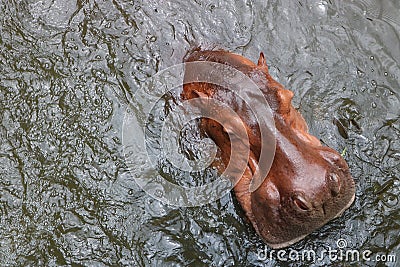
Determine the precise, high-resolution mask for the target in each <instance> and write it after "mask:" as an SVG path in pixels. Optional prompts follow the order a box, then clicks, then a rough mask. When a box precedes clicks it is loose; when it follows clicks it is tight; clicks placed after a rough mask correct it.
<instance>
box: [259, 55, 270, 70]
mask: <svg viewBox="0 0 400 267" xmlns="http://www.w3.org/2000/svg"><path fill="white" fill-rule="evenodd" d="M257 66H259V67H262V68H265V69H266V70H267V71H268V66H267V62H266V61H265V57H264V53H263V52H261V53H260V57H259V58H258V63H257Z"/></svg>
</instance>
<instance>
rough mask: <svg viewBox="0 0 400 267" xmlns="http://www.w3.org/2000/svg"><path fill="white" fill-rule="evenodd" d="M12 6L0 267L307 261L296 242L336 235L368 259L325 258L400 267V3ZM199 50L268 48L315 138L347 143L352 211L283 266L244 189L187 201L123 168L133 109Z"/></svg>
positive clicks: (327, 244) (3, 97) (4, 55)
mask: <svg viewBox="0 0 400 267" xmlns="http://www.w3.org/2000/svg"><path fill="white" fill-rule="evenodd" d="M0 3H1V6H0V14H1V16H0V20H1V26H0V79H1V81H0V167H1V168H0V215H1V217H0V225H1V227H0V265H1V266H58V265H64V266H118V265H119V266H302V265H303V264H304V262H303V263H302V261H301V260H291V259H289V258H288V255H289V253H290V252H291V251H292V254H290V255H292V256H293V255H294V252H293V251H295V252H296V251H298V252H300V253H301V251H304V250H311V249H314V250H315V251H316V252H317V253H320V252H321V251H322V250H324V249H326V250H328V249H329V248H332V249H337V248H338V242H337V241H338V240H339V239H343V240H345V241H346V243H347V244H346V246H345V247H344V248H345V249H352V250H357V251H359V252H360V254H361V253H362V252H364V251H366V250H370V251H371V252H372V254H371V255H367V256H369V257H370V258H371V261H362V260H360V261H359V262H357V261H352V260H346V259H343V260H338V259H335V258H329V257H328V256H325V257H323V259H322V260H321V261H319V260H317V261H316V262H315V263H313V264H314V265H315V266H326V265H328V264H330V265H334V266H342V265H343V266H348V265H352V266H360V265H363V266H398V265H399V264H400V263H399V262H400V238H399V230H400V225H399V221H400V214H399V206H400V204H399V194H400V192H399V184H400V181H399V178H400V170H399V159H400V141H399V139H400V121H399V119H400V109H399V107H400V97H399V94H400V83H399V77H400V67H399V64H400V45H399V44H400V37H399V34H400V20H399V17H400V4H399V2H398V1H396V0H385V1H377V0H376V1H374V0H358V1H357V0H354V1H339V0H337V1H334V0H332V1H289V0H285V1H219V2H217V1H214V2H211V1H196V0H194V1H184V0H180V1H143V2H141V1H120V0H113V1H104V0H99V1H92V0H88V1H61V0H43V1H36V0H35V1H33V0H30V1H29V0H25V1H1V2H0ZM193 44H203V45H206V46H210V47H212V46H214V45H218V46H220V47H224V48H226V49H229V50H231V51H234V52H237V53H240V54H243V55H244V56H246V57H248V58H250V59H252V60H254V61H255V60H256V59H257V58H258V54H259V52H260V51H263V52H264V53H265V55H266V57H267V61H268V64H269V66H270V71H271V73H272V74H273V76H274V77H276V78H277V80H279V81H280V82H281V83H282V84H284V85H285V86H286V87H287V88H290V89H292V90H293V91H294V92H295V98H294V105H295V106H296V107H298V108H299V109H300V111H301V112H302V114H303V115H304V117H305V119H306V120H307V121H308V123H309V126H310V131H311V132H312V133H313V134H315V135H317V136H318V137H320V138H321V140H323V142H324V143H326V144H327V145H329V146H331V147H333V148H335V149H336V150H338V151H343V150H344V149H346V155H345V158H346V160H347V161H348V163H349V165H350V168H351V172H352V174H353V176H354V178H355V180H356V184H357V193H356V200H355V204H354V205H353V206H352V207H351V208H350V209H349V210H348V211H346V212H345V213H344V215H343V216H342V217H340V218H339V219H336V220H335V221H333V222H331V223H329V224H328V225H327V226H325V227H323V228H322V229H321V230H319V231H317V232H315V233H313V234H312V235H310V236H309V237H307V238H306V239H305V240H304V241H302V242H300V243H298V244H296V245H294V246H292V247H291V248H289V249H286V250H285V252H286V256H283V258H285V259H287V261H285V260H282V259H279V258H278V257H277V255H276V253H275V254H274V255H272V256H271V257H270V255H267V257H266V258H265V253H264V254H263V253H260V251H263V252H264V244H263V243H262V241H261V240H260V239H259V238H258V236H257V235H256V234H255V233H254V231H253V230H252V229H251V227H250V226H249V224H248V223H247V222H246V221H245V220H244V219H243V214H242V211H241V210H240V207H239V206H238V204H237V203H236V200H235V199H234V197H233V195H226V196H225V197H223V198H222V199H220V200H218V201H216V202H214V203H212V204H209V205H206V206H204V207H198V208H176V207H172V206H168V205H165V204H163V203H161V202H159V201H157V200H154V199H153V198H151V197H149V196H148V195H147V194H146V193H144V192H143V191H142V190H141V189H140V188H139V187H138V186H137V185H135V183H134V182H133V180H132V177H131V175H130V174H129V172H127V170H126V166H125V164H124V160H123V157H122V141H121V127H122V119H123V118H122V116H123V111H124V109H125V107H126V104H127V103H129V102H134V99H133V93H134V92H135V91H136V90H137V89H138V88H140V86H142V85H143V84H144V82H145V81H146V79H147V78H148V77H150V76H151V75H153V74H155V73H156V72H157V71H159V70H161V69H164V68H166V67H168V66H171V65H173V64H176V63H180V62H182V58H183V56H184V55H185V53H186V52H187V51H188V50H189V49H190V47H191V45H193ZM139 104H140V103H139ZM137 115H138V116H140V105H138V114H137ZM193 138H196V136H194V137H193ZM164 167H165V168H163V171H164V172H165V173H166V175H169V176H170V177H172V179H175V180H179V179H189V182H188V183H190V179H194V178H195V177H189V178H188V177H186V178H185V177H184V176H183V175H182V173H179V172H176V171H174V170H173V169H171V168H168V166H164ZM192 183H196V182H195V181H192ZM343 240H341V241H343ZM340 245H343V243H340ZM267 252H268V253H269V252H270V250H269V249H268V251H267ZM376 255H381V256H382V255H384V256H389V255H394V256H395V257H396V260H397V263H396V262H376V261H372V260H375V259H376V257H375V256H376ZM281 256H282V255H281ZM360 257H361V256H360ZM381 258H382V257H381ZM306 262H307V261H306ZM308 264H310V262H308Z"/></svg>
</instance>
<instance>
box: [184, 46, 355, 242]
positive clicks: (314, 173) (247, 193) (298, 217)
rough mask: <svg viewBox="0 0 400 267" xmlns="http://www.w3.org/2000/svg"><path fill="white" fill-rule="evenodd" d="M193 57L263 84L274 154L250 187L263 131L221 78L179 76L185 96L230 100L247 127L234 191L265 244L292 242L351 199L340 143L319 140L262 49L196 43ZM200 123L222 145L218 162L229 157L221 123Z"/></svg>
mask: <svg viewBox="0 0 400 267" xmlns="http://www.w3.org/2000/svg"><path fill="white" fill-rule="evenodd" d="M195 61H209V62H216V63H221V64H224V65H228V66H230V67H233V68H235V69H236V70H238V71H240V72H242V73H244V74H245V75H246V76H247V77H249V78H250V79H251V80H252V81H253V82H254V83H255V84H256V85H257V86H258V87H259V88H260V90H261V91H262V93H263V95H264V97H265V99H266V100H267V102H268V104H269V106H270V108H271V110H272V113H273V120H274V123H275V128H276V132H275V138H276V148H275V155H274V158H273V161H272V165H271V167H270V170H269V172H268V174H267V176H266V177H264V178H265V179H264V180H263V181H262V183H261V185H260V186H259V187H258V188H257V189H256V190H254V191H253V190H250V189H249V185H250V184H251V177H252V173H253V172H254V168H255V166H257V165H262V164H263V162H259V153H260V148H259V146H260V132H259V128H257V127H254V126H252V125H251V124H252V122H249V121H248V120H249V115H248V110H246V108H245V107H243V104H241V103H239V102H240V99H239V98H238V97H237V96H235V94H228V93H227V89H226V88H223V87H222V86H217V85H213V84H207V83H201V82H192V83H187V84H184V86H183V91H182V94H181V98H182V100H189V99H194V98H205V99H218V100H219V101H222V102H226V103H228V105H229V106H231V107H232V108H233V109H234V111H235V112H236V113H237V114H238V115H239V117H240V118H241V120H242V122H243V124H244V125H245V127H246V128H247V133H248V139H249V140H250V141H249V142H250V147H249V148H250V153H249V159H248V163H247V167H246V170H245V171H244V173H243V175H242V177H241V178H240V180H239V181H238V182H237V184H236V185H235V186H234V188H233V191H234V194H235V197H236V199H237V200H238V202H239V203H240V206H241V207H242V209H243V210H244V213H245V216H246V217H247V219H248V221H249V222H250V223H251V225H252V226H253V227H254V229H255V231H256V232H257V233H258V234H259V236H260V237H261V238H262V239H263V240H264V242H265V243H266V244H268V245H269V246H270V247H272V248H274V249H277V248H283V247H287V246H290V245H292V244H294V243H296V242H298V241H300V240H302V239H304V237H305V236H307V235H309V234H310V233H311V232H313V231H315V230H316V229H318V228H320V227H322V226H323V225H325V224H326V223H327V222H329V221H330V220H332V219H334V218H337V217H339V216H340V215H341V214H342V213H343V212H344V211H345V210H346V209H347V208H349V207H350V205H351V204H352V202H353V201H354V198H355V184H354V180H353V178H352V176H351V174H350V171H349V167H348V165H347V163H346V162H345V160H344V159H343V157H342V156H341V155H340V154H339V153H338V152H337V151H335V150H334V149H332V148H329V147H327V146H325V145H322V144H321V142H320V141H319V139H318V138H316V137H315V136H313V135H311V134H310V133H309V132H308V126H307V123H306V121H305V120H304V118H303V117H302V115H301V114H300V113H299V111H298V110H296V109H295V108H294V107H293V106H292V103H291V101H292V98H293V95H294V94H293V92H292V91H290V90H288V89H285V88H284V87H283V85H281V84H280V83H278V82H277V81H276V80H274V79H273V78H272V77H271V75H270V74H269V71H268V66H267V64H266V60H265V57H264V54H263V53H260V57H259V59H258V63H257V64H255V63H253V62H252V61H251V60H249V59H247V58H245V57H243V56H241V55H238V54H234V53H231V52H228V51H225V50H201V49H195V50H193V51H191V52H190V53H189V54H188V55H187V56H186V58H185V62H195ZM187 71H193V68H192V69H188V70H186V72H187ZM186 74H187V73H185V75H186ZM228 98H229V99H228ZM199 127H200V129H201V130H202V131H203V132H204V133H205V134H206V135H207V136H208V137H209V138H211V139H212V140H213V141H214V142H215V144H216V145H217V146H218V147H219V149H220V150H221V153H220V155H221V157H222V162H225V163H227V161H229V156H230V152H229V151H227V150H229V149H230V145H229V143H230V140H229V136H228V134H227V132H226V129H224V127H223V126H221V125H220V124H218V123H217V122H215V121H213V120H212V119H209V118H203V119H202V120H201V123H200V124H199ZM221 165H223V164H221ZM221 169H223V167H221Z"/></svg>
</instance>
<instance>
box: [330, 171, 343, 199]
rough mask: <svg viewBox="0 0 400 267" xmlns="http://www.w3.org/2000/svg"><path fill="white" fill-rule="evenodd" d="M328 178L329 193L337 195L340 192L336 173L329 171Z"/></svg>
mask: <svg viewBox="0 0 400 267" xmlns="http://www.w3.org/2000/svg"><path fill="white" fill-rule="evenodd" d="M328 179H329V184H330V189H331V193H332V195H333V196H337V195H338V194H339V192H340V179H339V176H338V175H337V174H336V173H331V174H330V175H329V176H328Z"/></svg>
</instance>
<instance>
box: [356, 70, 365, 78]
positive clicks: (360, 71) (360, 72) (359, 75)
mask: <svg viewBox="0 0 400 267" xmlns="http://www.w3.org/2000/svg"><path fill="white" fill-rule="evenodd" d="M357 76H358V77H360V78H362V77H364V76H365V72H363V71H362V70H360V69H357Z"/></svg>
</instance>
